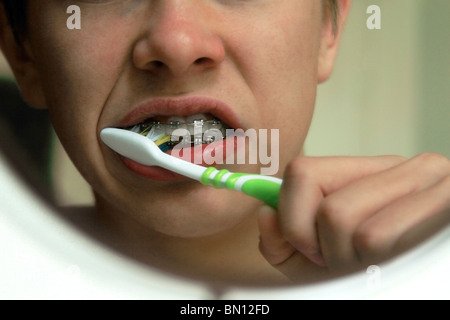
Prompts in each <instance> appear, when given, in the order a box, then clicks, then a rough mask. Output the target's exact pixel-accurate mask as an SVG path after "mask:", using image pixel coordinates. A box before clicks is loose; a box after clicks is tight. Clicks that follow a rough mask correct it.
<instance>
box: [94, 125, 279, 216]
mask: <svg viewBox="0 0 450 320" xmlns="http://www.w3.org/2000/svg"><path fill="white" fill-rule="evenodd" d="M100 137H101V139H102V141H103V142H104V143H105V144H106V145H107V146H108V147H110V148H111V149H112V150H114V151H115V152H117V153H119V154H121V155H122V156H124V157H127V158H129V159H131V160H134V161H136V162H138V163H140V164H142V165H146V166H158V167H161V168H164V169H167V170H169V171H172V172H175V173H178V174H180V175H183V176H185V177H188V178H191V179H194V180H197V181H199V182H201V183H202V184H204V185H208V186H213V187H215V188H217V189H224V188H226V189H230V190H236V191H240V192H243V193H244V194H247V195H249V196H251V197H254V198H256V199H259V200H262V201H263V202H264V203H266V204H267V205H269V206H271V207H273V208H275V209H276V208H277V207H278V195H279V193H280V188H281V184H282V182H283V180H281V179H279V178H275V177H271V176H263V175H258V174H247V173H232V172H229V171H228V170H217V169H216V168H214V167H203V166H200V165H196V164H193V163H190V162H188V161H185V160H182V159H178V158H175V157H172V156H170V155H169V154H167V153H164V152H163V151H162V150H161V149H160V148H159V147H158V146H157V145H156V144H155V142H153V141H152V140H151V139H148V138H147V137H145V136H143V135H141V134H139V133H136V132H132V131H128V130H125V129H116V128H107V129H103V130H102V131H101V133H100Z"/></svg>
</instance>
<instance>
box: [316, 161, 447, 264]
mask: <svg viewBox="0 0 450 320" xmlns="http://www.w3.org/2000/svg"><path fill="white" fill-rule="evenodd" d="M448 173H450V163H449V162H448V160H447V159H444V158H442V157H435V156H431V155H421V156H418V157H416V158H414V159H412V160H410V161H407V162H404V163H402V164H400V165H398V166H396V167H393V168H391V169H389V170H385V171H383V172H380V173H377V174H374V175H371V176H368V177H366V178H364V179H360V180H358V181H356V182H355V183H353V184H351V185H349V186H346V187H345V188H343V189H340V190H338V191H337V192H335V193H333V194H332V195H330V196H329V197H328V198H327V199H326V200H325V201H324V202H323V203H322V204H321V207H320V209H319V212H318V218H317V221H318V232H319V239H320V241H321V244H322V251H323V253H324V256H325V257H326V261H327V263H328V265H329V266H330V267H331V268H337V267H338V266H339V268H346V267H347V266H348V265H353V264H355V263H357V262H358V261H359V259H358V254H357V252H356V251H355V248H354V246H353V235H354V233H355V231H356V230H357V228H358V227H359V226H360V225H361V224H362V223H364V221H366V220H367V219H369V218H370V217H372V216H374V215H378V212H379V211H380V210H382V209H383V208H385V207H387V206H388V205H389V204H391V203H395V202H396V201H399V200H401V199H402V198H403V197H405V196H407V195H410V194H414V193H416V192H420V191H421V190H424V189H426V188H428V187H430V186H432V185H434V184H435V183H436V182H437V181H439V180H440V179H442V176H443V175H446V174H448ZM380 232H381V231H380Z"/></svg>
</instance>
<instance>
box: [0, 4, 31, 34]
mask: <svg viewBox="0 0 450 320" xmlns="http://www.w3.org/2000/svg"><path fill="white" fill-rule="evenodd" d="M27 2H28V1H27V0H0V3H1V4H3V7H4V8H5V12H6V17H7V18H8V22H9V25H10V26H11V27H12V29H13V31H14V36H15V37H16V40H17V41H18V42H20V39H21V38H22V37H23V35H24V34H25V33H26V29H27Z"/></svg>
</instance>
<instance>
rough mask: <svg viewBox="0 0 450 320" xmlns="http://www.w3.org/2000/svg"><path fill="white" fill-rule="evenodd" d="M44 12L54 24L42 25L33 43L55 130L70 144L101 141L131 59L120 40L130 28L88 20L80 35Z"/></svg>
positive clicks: (33, 35)
mask: <svg viewBox="0 0 450 320" xmlns="http://www.w3.org/2000/svg"><path fill="white" fill-rule="evenodd" d="M52 10H53V11H52ZM41 11H42V14H44V12H45V14H47V15H51V18H50V17H45V16H44V17H42V18H41V19H39V21H38V23H36V27H35V28H33V30H32V33H31V39H32V47H33V55H34V59H35V61H36V65H37V67H38V72H39V75H40V78H41V81H42V84H43V89H44V94H45V96H46V100H47V104H48V108H49V112H50V115H51V117H52V120H53V122H54V126H55V129H56V131H57V132H58V134H59V136H60V138H61V139H62V140H66V142H67V143H70V142H71V140H78V142H80V141H83V140H85V139H96V129H97V123H98V119H99V117H100V115H101V113H102V111H103V107H104V105H105V103H106V102H107V100H108V97H109V95H110V93H111V91H112V89H113V88H114V85H115V83H116V82H117V79H118V78H119V75H120V72H121V70H122V69H123V65H124V63H126V61H127V58H128V57H127V54H128V51H127V44H126V43H125V41H127V40H126V39H129V37H128V38H127V37H123V36H121V35H123V34H126V33H127V32H128V30H127V27H128V25H127V22H126V21H124V22H121V23H120V22H119V23H117V21H120V20H118V19H116V20H114V19H113V20H112V21H116V22H115V24H111V23H110V22H108V21H109V20H107V19H102V18H101V16H96V17H93V16H90V15H89V14H85V15H83V16H82V17H83V20H82V28H81V30H69V29H67V27H66V19H67V17H68V15H67V14H64V13H61V12H60V11H61V10H58V12H55V9H54V8H46V9H45V8H43V9H42V10H41ZM94 18H95V19H94ZM68 128H70V130H68ZM63 142H64V141H63Z"/></svg>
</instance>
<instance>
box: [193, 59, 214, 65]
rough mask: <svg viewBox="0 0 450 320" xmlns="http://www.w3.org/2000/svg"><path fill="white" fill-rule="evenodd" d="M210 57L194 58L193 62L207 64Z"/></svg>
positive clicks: (209, 61)
mask: <svg viewBox="0 0 450 320" xmlns="http://www.w3.org/2000/svg"><path fill="white" fill-rule="evenodd" d="M211 62H212V61H211V59H209V58H199V59H197V60H195V64H196V65H207V64H209V63H211Z"/></svg>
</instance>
